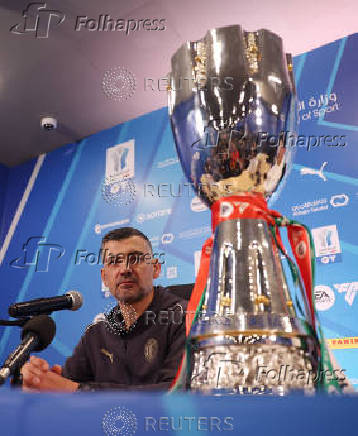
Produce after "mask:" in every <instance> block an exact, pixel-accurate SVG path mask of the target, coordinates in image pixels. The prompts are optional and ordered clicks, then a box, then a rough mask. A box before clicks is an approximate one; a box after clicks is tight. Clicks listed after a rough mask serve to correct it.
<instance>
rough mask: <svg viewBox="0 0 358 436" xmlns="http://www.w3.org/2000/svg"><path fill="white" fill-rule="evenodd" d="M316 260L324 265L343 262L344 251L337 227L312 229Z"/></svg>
mask: <svg viewBox="0 0 358 436" xmlns="http://www.w3.org/2000/svg"><path fill="white" fill-rule="evenodd" d="M312 236H313V240H314V246H315V254H316V260H317V262H319V263H322V264H328V263H334V262H341V261H342V255H341V253H342V251H341V246H340V243H339V236H338V230H337V227H336V225H330V226H323V227H317V228H314V229H312Z"/></svg>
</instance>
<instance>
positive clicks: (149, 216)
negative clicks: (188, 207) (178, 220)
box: [136, 209, 172, 223]
mask: <svg viewBox="0 0 358 436" xmlns="http://www.w3.org/2000/svg"><path fill="white" fill-rule="evenodd" d="M171 213H172V210H171V209H159V210H155V211H153V212H148V213H139V214H138V215H137V217H136V220H137V222H138V223H143V222H144V221H148V220H154V219H155V218H161V217H163V216H168V215H171Z"/></svg>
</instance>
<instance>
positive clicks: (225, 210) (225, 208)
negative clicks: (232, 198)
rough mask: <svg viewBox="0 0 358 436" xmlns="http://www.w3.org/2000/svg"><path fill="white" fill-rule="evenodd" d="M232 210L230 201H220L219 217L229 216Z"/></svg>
mask: <svg viewBox="0 0 358 436" xmlns="http://www.w3.org/2000/svg"><path fill="white" fill-rule="evenodd" d="M233 211H234V206H233V205H232V204H231V203H228V202H222V203H221V204H220V217H221V218H227V217H229V216H230V215H231V214H232V213H233Z"/></svg>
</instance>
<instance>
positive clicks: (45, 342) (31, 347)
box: [0, 315, 56, 385]
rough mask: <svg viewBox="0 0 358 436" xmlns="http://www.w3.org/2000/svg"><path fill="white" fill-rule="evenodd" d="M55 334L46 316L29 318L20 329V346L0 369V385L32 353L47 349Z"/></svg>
mask: <svg viewBox="0 0 358 436" xmlns="http://www.w3.org/2000/svg"><path fill="white" fill-rule="evenodd" d="M55 333H56V324H55V322H54V320H53V319H52V318H50V317H49V316H48V315H39V316H35V317H33V318H31V319H30V320H29V321H27V323H26V324H25V325H24V327H23V329H22V335H21V339H22V342H21V344H20V345H19V346H18V347H17V348H16V350H15V351H13V352H12V353H11V354H10V355H9V357H8V358H7V359H6V360H5V363H4V365H3V366H2V367H1V369H0V385H1V384H3V383H4V382H5V380H6V379H7V378H8V377H9V376H10V375H13V374H14V373H15V371H16V370H17V369H18V368H21V367H22V365H23V364H24V363H25V362H26V360H27V359H28V358H29V355H30V353H31V352H32V351H41V350H44V349H45V348H46V347H48V346H49V345H50V344H51V342H52V340H53V338H54V336H55Z"/></svg>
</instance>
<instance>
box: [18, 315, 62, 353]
mask: <svg viewBox="0 0 358 436" xmlns="http://www.w3.org/2000/svg"><path fill="white" fill-rule="evenodd" d="M28 333H34V334H35V335H37V336H38V338H39V342H40V343H39V345H38V346H37V347H36V348H35V351H41V350H44V349H45V348H47V347H48V346H49V345H50V344H51V342H52V340H53V338H54V336H55V334H56V324H55V321H54V320H53V319H52V318H50V317H49V316H48V315H38V316H34V317H33V318H31V319H30V320H29V321H27V323H26V324H25V325H24V327H23V329H22V335H21V337H22V339H24V337H25V336H26V335H27V334H28Z"/></svg>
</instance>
